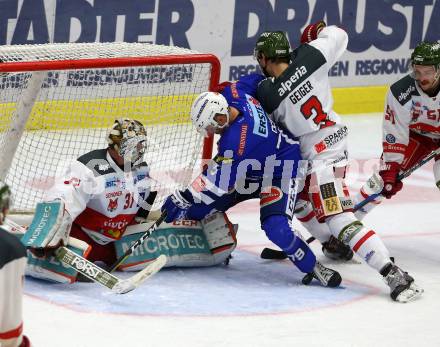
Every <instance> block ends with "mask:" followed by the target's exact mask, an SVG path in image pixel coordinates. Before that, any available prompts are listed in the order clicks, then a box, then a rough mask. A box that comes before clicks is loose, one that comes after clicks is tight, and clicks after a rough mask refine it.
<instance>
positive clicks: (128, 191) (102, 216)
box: [45, 149, 151, 244]
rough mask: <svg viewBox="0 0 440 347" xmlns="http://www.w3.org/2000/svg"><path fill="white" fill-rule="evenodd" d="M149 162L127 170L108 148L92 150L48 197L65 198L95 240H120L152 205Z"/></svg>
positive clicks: (85, 230)
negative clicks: (140, 212)
mask: <svg viewBox="0 0 440 347" xmlns="http://www.w3.org/2000/svg"><path fill="white" fill-rule="evenodd" d="M148 171H149V170H148V166H147V164H146V163H143V164H141V165H140V166H139V167H138V168H135V169H132V171H130V172H124V171H123V170H122V169H121V168H120V167H119V166H118V165H117V164H116V163H115V162H114V160H113V159H112V157H111V156H110V154H109V153H108V152H107V150H106V149H100V150H95V151H91V152H89V153H87V154H85V155H83V156H81V157H79V158H78V159H77V160H76V161H74V162H72V163H71V164H70V165H69V166H68V167H67V169H66V171H65V172H64V174H63V176H62V177H59V178H58V179H57V180H56V183H55V185H54V187H53V188H52V189H51V190H50V191H49V192H48V193H47V194H46V197H45V200H46V201H49V200H54V199H62V200H63V201H64V202H65V208H66V210H67V212H69V214H70V216H71V217H72V219H73V220H74V221H73V223H74V224H76V225H78V226H79V227H80V228H81V229H82V230H83V231H84V232H85V233H86V234H88V235H89V236H90V237H91V238H92V239H93V240H94V241H95V242H97V243H99V244H106V243H108V242H111V241H114V240H118V239H120V238H121V236H122V235H123V233H124V231H125V229H126V227H127V225H129V224H131V223H133V220H134V217H135V216H136V214H137V213H138V211H139V209H140V208H143V209H146V210H147V209H149V207H150V206H149V205H148V203H147V201H149V200H148V197H149V195H150V184H151V181H150V178H149V175H148Z"/></svg>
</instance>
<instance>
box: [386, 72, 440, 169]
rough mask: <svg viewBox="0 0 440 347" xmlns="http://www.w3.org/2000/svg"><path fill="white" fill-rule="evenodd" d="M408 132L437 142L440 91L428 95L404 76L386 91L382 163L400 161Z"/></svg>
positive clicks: (439, 121) (439, 133) (439, 122)
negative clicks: (434, 94) (432, 95)
mask: <svg viewBox="0 0 440 347" xmlns="http://www.w3.org/2000/svg"><path fill="white" fill-rule="evenodd" d="M410 131H414V132H416V133H418V134H420V135H423V136H427V137H429V138H432V139H440V92H439V93H438V94H437V95H436V96H435V97H430V96H428V95H427V94H426V93H425V92H423V90H422V89H421V88H420V87H419V85H418V83H417V81H416V80H414V79H413V78H412V77H411V76H410V75H407V76H405V77H403V78H402V79H400V80H399V81H397V82H396V83H394V84H392V85H391V87H390V89H389V90H388V94H387V99H386V105H385V112H384V121H383V158H384V161H386V162H390V161H394V162H397V163H401V162H402V161H403V157H404V153H405V150H406V146H407V145H408V142H409V135H410Z"/></svg>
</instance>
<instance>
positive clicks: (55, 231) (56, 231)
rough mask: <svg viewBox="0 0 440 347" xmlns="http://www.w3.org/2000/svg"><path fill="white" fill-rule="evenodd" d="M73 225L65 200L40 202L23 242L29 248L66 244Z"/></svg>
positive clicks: (54, 246)
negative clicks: (65, 206)
mask: <svg viewBox="0 0 440 347" xmlns="http://www.w3.org/2000/svg"><path fill="white" fill-rule="evenodd" d="M71 226H72V218H71V217H70V215H69V213H68V212H67V211H66V210H65V208H64V202H63V201H61V200H55V201H51V202H40V203H38V204H37V206H36V210H35V215H34V218H33V220H32V223H31V225H30V226H29V229H28V230H27V231H26V233H25V235H24V236H23V238H22V242H23V244H24V245H25V247H28V248H56V247H58V246H60V245H66V244H67V239H68V237H69V233H70V228H71Z"/></svg>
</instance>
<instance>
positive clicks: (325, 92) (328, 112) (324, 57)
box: [257, 26, 348, 137]
mask: <svg viewBox="0 0 440 347" xmlns="http://www.w3.org/2000/svg"><path fill="white" fill-rule="evenodd" d="M347 43H348V36H347V33H346V32H345V31H344V30H342V29H340V28H338V27H336V26H328V27H325V28H324V29H323V30H322V31H321V32H320V33H319V35H318V38H317V39H316V40H314V41H312V42H310V43H308V44H303V45H301V46H299V47H298V48H297V49H295V50H294V52H293V53H292V62H291V63H290V64H289V67H288V68H287V69H286V70H285V71H284V72H283V73H282V74H281V75H280V76H279V77H278V78H275V79H274V78H268V79H266V80H264V81H262V82H261V83H260V85H259V87H258V92H257V99H258V100H259V101H260V102H261V103H262V105H263V107H264V109H265V110H266V111H267V112H268V113H269V114H270V115H271V117H272V119H273V120H274V121H275V122H276V123H277V124H278V125H279V126H281V127H282V128H284V129H286V130H288V131H289V132H290V133H291V134H292V135H293V136H295V137H301V136H304V135H306V134H310V133H314V132H319V130H320V129H323V128H326V127H329V126H333V125H335V124H339V123H340V117H339V115H338V114H337V113H336V112H335V111H334V110H333V97H332V93H331V89H330V83H329V77H328V71H329V70H330V69H331V67H332V66H333V64H334V63H335V62H336V60H338V59H339V58H340V56H341V55H342V54H343V53H344V51H345V49H346V47H347Z"/></svg>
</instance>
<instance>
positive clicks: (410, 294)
mask: <svg viewBox="0 0 440 347" xmlns="http://www.w3.org/2000/svg"><path fill="white" fill-rule="evenodd" d="M423 292H424V290H423V288H421V287H419V286H418V285H417V284H415V283H414V282H413V283H411V286H410V287H409V288H408V289H405V290H404V291H403V292H402V293H400V294H399V295H398V296H397V298H396V301H398V302H402V303H407V302H410V301H414V300H415V299H417V298H419V297H420V296H422V294H423Z"/></svg>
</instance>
